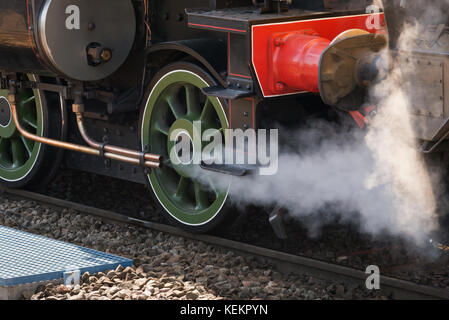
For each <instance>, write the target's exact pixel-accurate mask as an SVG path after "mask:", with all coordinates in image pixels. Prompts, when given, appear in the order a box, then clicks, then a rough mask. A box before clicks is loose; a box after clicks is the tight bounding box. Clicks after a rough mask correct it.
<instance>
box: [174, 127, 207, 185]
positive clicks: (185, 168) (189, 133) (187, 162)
mask: <svg viewBox="0 0 449 320" xmlns="http://www.w3.org/2000/svg"><path fill="white" fill-rule="evenodd" d="M194 135H195V131H194V128H193V122H192V121H189V120H187V119H179V120H177V121H175V122H174V123H173V125H172V126H171V127H170V131H169V134H168V139H167V148H168V149H167V150H168V151H169V156H170V160H171V162H172V166H173V169H175V170H176V172H177V173H178V174H179V175H181V176H182V177H185V178H191V177H192V176H193V172H194V169H195V163H194V161H193V160H194V159H195V157H197V156H198V155H199V154H201V143H198V139H194V138H193V137H194Z"/></svg>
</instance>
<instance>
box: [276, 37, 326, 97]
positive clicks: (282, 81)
mask: <svg viewBox="0 0 449 320" xmlns="http://www.w3.org/2000/svg"><path fill="white" fill-rule="evenodd" d="M329 44H330V40H328V39H326V38H322V37H320V36H318V34H317V33H316V32H314V31H295V32H287V33H280V34H279V33H275V34H273V35H272V36H271V37H270V46H269V50H270V51H271V53H270V54H269V56H270V57H271V60H270V62H271V63H270V64H269V66H268V75H269V76H270V78H271V79H270V80H269V85H270V88H269V90H270V91H271V92H275V93H276V94H284V93H288V92H290V91H292V90H294V91H300V92H301V91H308V92H319V89H318V67H319V63H320V57H321V53H322V52H323V51H324V50H325V49H326V48H327V47H328V46H329Z"/></svg>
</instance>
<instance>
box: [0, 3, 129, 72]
mask: <svg viewBox="0 0 449 320" xmlns="http://www.w3.org/2000/svg"><path fill="white" fill-rule="evenodd" d="M135 35H136V17H135V10H134V6H133V3H132V2H131V0H114V1H110V0H95V1H92V0H8V1H0V70H3V71H7V72H26V73H35V74H44V75H47V74H51V75H58V76H61V77H64V78H67V79H74V80H80V81H96V80H101V79H104V78H106V77H108V76H110V75H111V74H113V73H114V72H115V71H117V70H118V69H119V67H120V66H121V65H123V63H124V62H125V61H126V59H127V57H128V55H129V53H130V51H131V49H132V46H133V43H134V39H135Z"/></svg>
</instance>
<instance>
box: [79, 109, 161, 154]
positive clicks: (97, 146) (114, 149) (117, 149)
mask: <svg viewBox="0 0 449 320" xmlns="http://www.w3.org/2000/svg"><path fill="white" fill-rule="evenodd" d="M74 111H75V114H76V122H77V124H78V129H79V132H80V133H81V136H82V137H83V139H84V141H86V143H87V144H88V145H89V146H91V147H92V148H94V149H96V150H100V149H101V148H103V149H104V151H106V152H111V153H114V154H118V155H121V156H125V157H129V158H134V159H137V160H139V159H140V157H141V153H140V152H137V151H134V150H130V149H125V148H121V147H116V146H112V145H109V144H105V145H102V144H101V143H99V142H97V141H95V140H94V139H92V138H91V137H90V136H89V135H88V133H87V130H86V126H85V125H84V117H83V113H82V112H80V109H79V108H78V107H74ZM144 158H145V160H146V161H151V162H160V161H161V156H160V155H155V154H151V153H145V155H144Z"/></svg>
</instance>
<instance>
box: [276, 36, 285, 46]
mask: <svg viewBox="0 0 449 320" xmlns="http://www.w3.org/2000/svg"><path fill="white" fill-rule="evenodd" d="M284 44H285V41H284V39H282V38H281V37H276V38H275V39H274V46H275V47H280V46H283V45H284Z"/></svg>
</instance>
